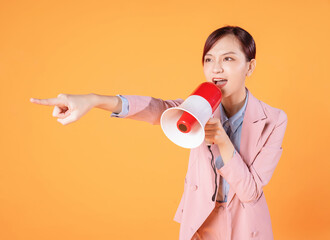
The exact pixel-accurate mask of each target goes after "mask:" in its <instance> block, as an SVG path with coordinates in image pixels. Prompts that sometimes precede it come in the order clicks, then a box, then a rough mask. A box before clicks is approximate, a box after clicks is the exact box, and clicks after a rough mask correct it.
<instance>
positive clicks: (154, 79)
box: [0, 0, 330, 240]
mask: <svg viewBox="0 0 330 240" xmlns="http://www.w3.org/2000/svg"><path fill="white" fill-rule="evenodd" d="M329 12H330V2H329V0H314V1H297V0H295V1H284V0H277V1H258V0H251V1H243V0H236V1H219V0H217V1H191V0H189V1H188V0H185V1H174V0H169V1H151V0H150V1H149V0H148V1H147V0H140V1H113V0H111V1H97V0H93V1H91V0H89V1H87V0H86V1H81V0H80V1H68V0H66V1H62V0H57V1H40V0H30V1H6V0H1V1H0V31H1V37H0V80H1V88H0V104H1V106H0V107H1V124H0V148H1V151H0V153H1V157H0V239H3V240H23V239H24V240H30V239H31V240H32V239H33V240H45V239H47V240H57V239H62V240H64V239H70V240H78V239H79V240H89V239H93V240H105V239H158V240H163V239H164V240H168V239H178V237H179V228H180V225H179V224H178V223H176V222H175V221H173V217H174V214H175V211H176V209H177V207H178V205H179V201H180V199H181V196H182V193H183V186H184V178H185V174H186V171H187V166H188V157H189V150H188V149H184V148H180V147H178V146H177V145H175V144H174V143H172V142H171V141H170V140H169V139H167V138H166V136H165V135H164V133H163V132H162V130H161V128H160V126H159V125H151V124H148V123H146V122H141V121H134V120H130V119H118V118H111V117H110V114H111V113H110V112H108V111H105V110H102V109H92V110H91V111H90V112H89V113H88V114H87V115H85V116H84V117H82V118H81V119H80V120H79V121H77V122H75V123H72V124H69V125H66V126H63V125H62V124H60V123H59V122H57V121H56V118H54V117H52V111H53V107H48V106H41V105H36V104H33V103H31V102H30V101H29V99H30V98H31V97H34V98H53V97H56V96H57V95H58V94H59V93H67V94H88V93H97V94H102V95H116V94H132V95H144V96H152V97H157V98H161V99H164V100H166V99H176V98H186V97H188V96H189V94H190V93H191V92H192V91H193V90H194V89H195V88H196V87H197V85H199V84H200V83H201V82H203V81H205V77H204V74H203V68H202V64H201V58H202V51H203V47H204V43H205V41H206V38H207V37H208V35H209V34H210V33H211V32H212V31H214V30H215V29H217V28H220V27H222V26H224V25H234V26H235V25H237V26H240V27H242V28H244V29H246V30H247V31H248V32H249V33H250V34H251V35H252V36H253V37H254V39H255V41H256V49H257V54H256V60H257V65H256V69H255V71H254V73H253V74H252V76H250V77H249V78H247V81H246V86H247V88H248V89H249V90H250V91H251V93H252V94H253V95H254V96H255V97H257V98H258V99H260V100H262V101H264V102H265V103H267V104H269V105H270V106H273V107H276V108H280V109H282V110H284V111H285V113H286V114H287V116H288V125H287V130H286V133H285V136H284V140H283V144H282V147H283V149H284V150H283V154H282V157H281V159H280V161H279V164H278V166H277V168H276V170H275V172H274V175H273V177H272V179H271V181H270V182H269V184H268V185H267V186H266V187H265V188H264V192H265V196H266V199H267V203H268V206H269V211H270V214H271V220H272V226H273V231H274V237H275V239H280V240H295V239H297V240H298V239H299V240H302V239H314V240H316V239H328V238H330V230H329V214H330V210H329V197H330V192H329V180H330V178H329V166H330V164H329V162H330V159H329V153H328V152H329V142H327V141H329V137H330V136H329V133H330V131H329V130H330V129H329V122H330V104H329V91H330V88H329V86H330V83H329V82H330V81H329V56H330V49H329V41H330V37H329V29H330V24H329Z"/></svg>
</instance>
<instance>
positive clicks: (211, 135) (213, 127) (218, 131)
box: [204, 118, 230, 146]
mask: <svg viewBox="0 0 330 240" xmlns="http://www.w3.org/2000/svg"><path fill="white" fill-rule="evenodd" d="M204 130H205V140H206V141H207V142H210V143H213V144H217V145H219V146H222V145H224V144H226V142H227V141H228V140H230V139H229V137H228V135H227V133H226V131H225V129H224V128H223V127H222V124H221V122H220V119H219V118H210V120H209V121H208V122H207V123H206V124H205V127H204Z"/></svg>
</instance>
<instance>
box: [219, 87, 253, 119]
mask: <svg viewBox="0 0 330 240" xmlns="http://www.w3.org/2000/svg"><path fill="white" fill-rule="evenodd" d="M246 97H247V93H246V90H245V88H244V92H243V93H240V94H239V97H237V98H235V97H233V98H226V99H223V101H222V102H221V104H222V106H223V108H224V110H225V113H226V115H227V117H228V118H230V117H232V116H234V115H235V114H236V113H237V112H238V111H239V110H240V109H241V108H242V107H243V106H244V103H245V99H246Z"/></svg>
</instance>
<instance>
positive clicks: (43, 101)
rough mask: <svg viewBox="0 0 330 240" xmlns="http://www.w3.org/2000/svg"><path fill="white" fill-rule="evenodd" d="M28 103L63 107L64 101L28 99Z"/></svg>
mask: <svg viewBox="0 0 330 240" xmlns="http://www.w3.org/2000/svg"><path fill="white" fill-rule="evenodd" d="M30 102H32V103H37V104H41V105H46V106H54V105H65V103H66V102H65V100H64V99H60V98H48V99H37V98H30Z"/></svg>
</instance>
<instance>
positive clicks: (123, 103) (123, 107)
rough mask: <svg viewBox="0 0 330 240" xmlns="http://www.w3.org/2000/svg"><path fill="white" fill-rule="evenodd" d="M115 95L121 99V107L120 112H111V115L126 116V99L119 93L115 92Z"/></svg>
mask: <svg viewBox="0 0 330 240" xmlns="http://www.w3.org/2000/svg"><path fill="white" fill-rule="evenodd" d="M116 96H118V97H120V99H121V102H122V109H121V112H120V113H114V112H113V113H111V115H110V116H111V117H117V118H123V117H126V116H127V114H128V110H129V104H128V100H127V99H126V98H125V97H124V96H122V95H120V94H117V95H116Z"/></svg>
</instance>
